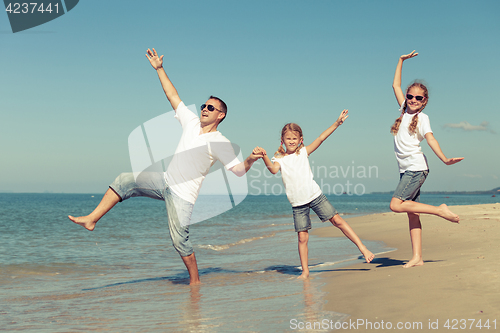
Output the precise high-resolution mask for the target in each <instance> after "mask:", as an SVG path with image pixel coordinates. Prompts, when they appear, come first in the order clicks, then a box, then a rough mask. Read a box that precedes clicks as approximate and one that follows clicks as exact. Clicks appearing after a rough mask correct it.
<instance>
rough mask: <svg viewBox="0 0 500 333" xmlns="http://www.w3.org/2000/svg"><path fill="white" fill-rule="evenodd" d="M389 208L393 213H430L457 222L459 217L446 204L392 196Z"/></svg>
mask: <svg viewBox="0 0 500 333" xmlns="http://www.w3.org/2000/svg"><path fill="white" fill-rule="evenodd" d="M390 207H391V210H392V211H393V212H395V213H422V214H432V215H436V216H439V217H442V218H443V219H446V220H448V221H450V222H455V223H459V222H460V218H459V216H458V215H457V214H455V213H453V212H452V211H451V210H450V209H449V208H448V206H446V205H445V204H442V205H441V206H437V207H436V206H431V205H426V204H423V203H420V202H415V201H403V200H401V199H398V198H392V200H391V205H390Z"/></svg>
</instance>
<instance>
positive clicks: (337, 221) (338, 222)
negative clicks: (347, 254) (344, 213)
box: [330, 214, 375, 262]
mask: <svg viewBox="0 0 500 333" xmlns="http://www.w3.org/2000/svg"><path fill="white" fill-rule="evenodd" d="M330 222H332V224H333V225H334V226H336V227H337V228H339V229H340V230H341V231H342V232H343V233H344V235H345V236H346V237H347V238H349V239H350V240H351V242H353V243H354V244H355V245H356V246H357V247H358V249H359V251H360V252H361V254H363V257H365V260H366V262H371V261H372V260H373V258H375V255H374V254H373V253H372V252H371V251H369V250H368V249H367V248H366V246H365V245H364V244H363V243H362V242H361V239H359V237H358V235H356V233H355V232H354V230H352V228H351V226H350V225H349V224H348V223H347V222H346V221H345V220H344V219H343V218H342V217H340V215H339V214H336V215H335V216H334V217H332V218H331V219H330Z"/></svg>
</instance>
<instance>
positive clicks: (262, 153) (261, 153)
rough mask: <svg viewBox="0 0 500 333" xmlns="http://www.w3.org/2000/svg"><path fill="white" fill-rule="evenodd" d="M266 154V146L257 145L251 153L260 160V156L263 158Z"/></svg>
mask: <svg viewBox="0 0 500 333" xmlns="http://www.w3.org/2000/svg"><path fill="white" fill-rule="evenodd" d="M265 155H266V151H265V150H264V148H261V147H255V148H254V149H253V151H252V154H250V158H251V159H254V160H258V159H259V158H262V157H264V156H265Z"/></svg>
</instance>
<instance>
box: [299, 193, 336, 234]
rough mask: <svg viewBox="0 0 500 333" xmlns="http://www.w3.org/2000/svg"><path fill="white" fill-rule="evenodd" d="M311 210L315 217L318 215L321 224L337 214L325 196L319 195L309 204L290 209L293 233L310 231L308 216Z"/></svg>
mask: <svg viewBox="0 0 500 333" xmlns="http://www.w3.org/2000/svg"><path fill="white" fill-rule="evenodd" d="M311 209H312V210H313V211H314V212H315V213H316V215H318V217H319V219H320V220H321V221H322V222H326V221H328V220H330V219H331V218H332V217H334V216H335V215H337V214H338V213H337V211H336V210H335V208H334V207H333V206H332V204H331V203H330V201H328V199H327V198H326V196H325V195H324V194H323V193H321V195H320V196H319V197H317V198H316V199H314V200H313V201H311V202H310V203H307V204H305V205H302V206H297V207H292V210H293V223H294V225H295V232H300V231H306V230H309V229H311V217H310V216H309V212H310V210H311Z"/></svg>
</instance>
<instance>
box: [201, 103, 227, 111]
mask: <svg viewBox="0 0 500 333" xmlns="http://www.w3.org/2000/svg"><path fill="white" fill-rule="evenodd" d="M205 107H206V108H207V109H208V111H210V112H212V111H214V110H217V111H220V112H222V111H221V110H219V109H217V108H216V107H215V106H213V105H211V104H208V105H207V104H202V105H201V106H200V109H201V111H203V109H205Z"/></svg>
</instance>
